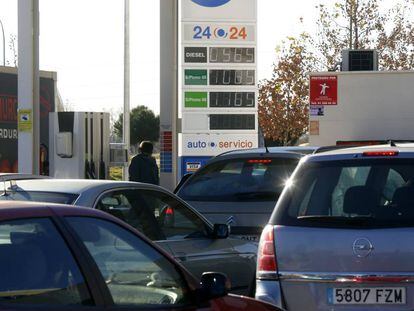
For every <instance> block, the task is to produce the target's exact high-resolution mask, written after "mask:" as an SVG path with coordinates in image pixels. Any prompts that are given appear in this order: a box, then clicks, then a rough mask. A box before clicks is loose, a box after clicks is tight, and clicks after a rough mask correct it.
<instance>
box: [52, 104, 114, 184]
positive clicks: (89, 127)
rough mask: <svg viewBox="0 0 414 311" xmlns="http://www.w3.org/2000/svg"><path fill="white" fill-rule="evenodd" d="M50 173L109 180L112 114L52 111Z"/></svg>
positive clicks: (60, 175)
mask: <svg viewBox="0 0 414 311" xmlns="http://www.w3.org/2000/svg"><path fill="white" fill-rule="evenodd" d="M49 122H50V124H49V125H50V129H51V131H50V137H49V139H50V155H49V162H50V176H52V177H57V178H82V179H83V178H86V179H106V178H107V176H108V167H109V134H110V130H109V113H104V112H51V113H50V114H49Z"/></svg>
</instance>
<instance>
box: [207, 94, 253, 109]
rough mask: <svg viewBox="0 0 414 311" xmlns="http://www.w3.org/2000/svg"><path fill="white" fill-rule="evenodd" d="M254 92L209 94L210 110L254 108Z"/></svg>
mask: <svg viewBox="0 0 414 311" xmlns="http://www.w3.org/2000/svg"><path fill="white" fill-rule="evenodd" d="M255 99H256V94H255V92H210V105H209V106H210V108H227V107H235V108H254V107H255V106H256V100H255Z"/></svg>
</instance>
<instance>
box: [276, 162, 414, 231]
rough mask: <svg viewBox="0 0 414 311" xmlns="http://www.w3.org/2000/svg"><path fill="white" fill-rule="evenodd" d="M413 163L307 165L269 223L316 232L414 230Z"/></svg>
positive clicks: (291, 185) (293, 181) (284, 195)
mask: <svg viewBox="0 0 414 311" xmlns="http://www.w3.org/2000/svg"><path fill="white" fill-rule="evenodd" d="M413 164H414V161H413V160H406V159H359V160H348V161H329V162H325V163H316V164H315V163H313V164H312V163H305V164H303V166H302V167H301V168H300V169H299V170H298V172H297V174H295V176H294V177H293V179H292V182H291V183H290V186H289V187H288V188H287V189H286V192H285V193H284V194H283V196H282V197H281V199H280V200H279V202H278V205H277V208H276V209H275V212H274V214H273V215H272V218H271V222H272V223H274V224H280V225H296V226H312V227H319V226H321V227H325V226H328V227H336V226H340V227H355V226H356V227H364V228H366V227H395V226H414V165H413Z"/></svg>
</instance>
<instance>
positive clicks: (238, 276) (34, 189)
mask: <svg viewBox="0 0 414 311" xmlns="http://www.w3.org/2000/svg"><path fill="white" fill-rule="evenodd" d="M10 185H11V186H10V187H8V188H6V191H5V193H3V195H2V196H1V199H3V200H31V201H42V202H53V203H65V204H72V205H78V206H85V207H92V208H96V209H99V210H102V211H105V212H107V213H109V214H112V215H114V216H116V217H118V218H120V219H121V220H123V221H125V222H126V223H128V224H129V225H131V226H133V227H135V228H136V229H138V230H139V231H141V232H143V233H144V234H145V235H146V236H147V237H149V238H150V239H151V240H153V241H155V242H156V243H157V244H158V245H159V246H161V247H162V248H164V249H165V250H166V251H167V252H169V253H170V254H171V255H172V256H173V257H175V259H177V260H178V261H180V262H181V263H182V264H183V265H184V266H185V267H186V268H187V269H188V270H189V271H190V272H192V273H193V274H194V275H195V276H196V277H201V275H202V273H203V272H206V271H218V272H223V273H225V274H226V275H227V276H228V277H229V279H230V280H231V284H232V289H231V291H232V292H233V293H238V294H245V295H247V294H250V295H253V294H254V290H253V287H254V283H255V282H254V280H255V269H256V254H257V246H256V245H254V244H252V243H248V242H246V241H242V240H239V239H231V238H228V237H227V236H228V226H227V225H214V226H213V225H212V224H211V223H210V222H208V221H207V220H206V219H205V218H204V217H203V216H202V215H201V214H199V213H198V212H197V211H195V210H194V209H193V208H191V207H190V206H189V205H188V204H186V203H185V202H184V201H182V200H181V199H179V198H177V197H176V196H175V195H173V194H171V193H170V192H168V191H167V190H165V189H163V188H161V187H158V186H154V185H149V184H142V183H133V182H116V181H105V180H56V179H44V180H23V181H19V180H17V181H15V182H11V183H10Z"/></svg>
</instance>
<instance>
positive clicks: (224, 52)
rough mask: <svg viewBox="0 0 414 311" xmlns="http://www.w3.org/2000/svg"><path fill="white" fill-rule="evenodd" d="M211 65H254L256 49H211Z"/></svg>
mask: <svg viewBox="0 0 414 311" xmlns="http://www.w3.org/2000/svg"><path fill="white" fill-rule="evenodd" d="M209 55H210V56H209V62H210V63H223V64H253V63H254V58H255V57H254V48H225V47H211V48H210V49H209Z"/></svg>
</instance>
